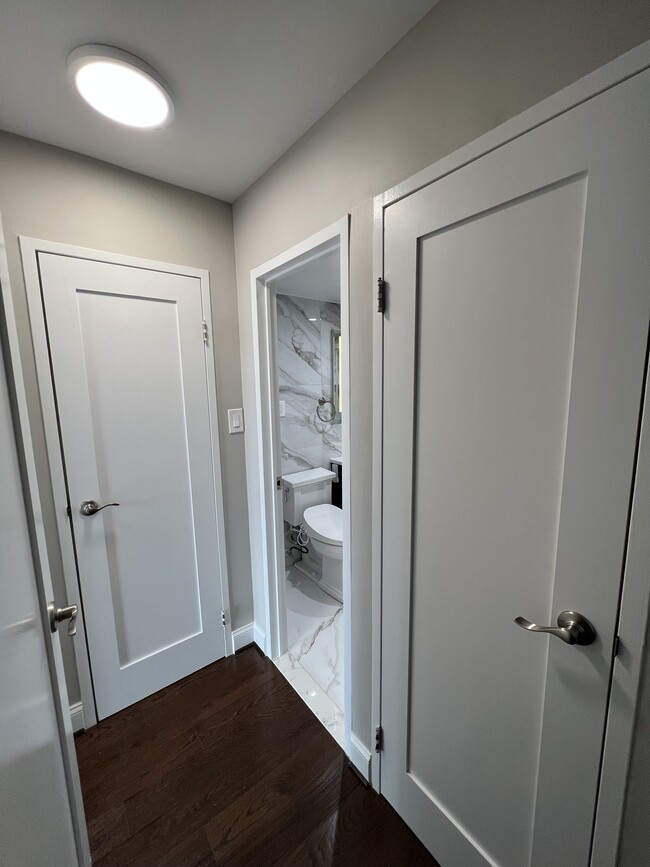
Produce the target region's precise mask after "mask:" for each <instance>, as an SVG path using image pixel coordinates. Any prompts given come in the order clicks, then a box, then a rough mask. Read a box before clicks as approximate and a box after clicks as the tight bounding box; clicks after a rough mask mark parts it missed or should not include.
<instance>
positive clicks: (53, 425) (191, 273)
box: [19, 235, 232, 728]
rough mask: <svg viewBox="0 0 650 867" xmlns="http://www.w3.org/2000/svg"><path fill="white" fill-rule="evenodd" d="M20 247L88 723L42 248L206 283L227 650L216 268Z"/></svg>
mask: <svg viewBox="0 0 650 867" xmlns="http://www.w3.org/2000/svg"><path fill="white" fill-rule="evenodd" d="M19 242H20V253H21V257H22V263H23V273H24V277H25V289H26V291H27V306H28V309H29V321H30V326H31V333H32V343H33V347H34V358H35V362H36V377H37V380H38V388H39V394H40V403H41V410H42V413H43V424H44V428H45V443H46V447H47V456H48V462H49V469H50V480H51V483H52V491H53V495H54V504H55V512H56V526H57V532H58V537H59V544H60V547H61V556H62V559H63V573H64V579H65V587H66V592H67V596H68V599H67V602H66V603H65V604H73V603H75V604H76V605H78V608H79V615H78V618H77V636H76V638H75V640H74V641H73V647H74V653H75V660H76V662H77V670H78V673H79V686H80V691H81V703H82V708H83V721H84V725H85V727H86V728H88V727H90V726H92V725H94V724H95V723H96V722H97V709H96V705H95V695H94V690H93V682H92V672H91V666H90V656H89V653H88V642H87V639H86V626H85V619H84V611H83V603H82V598H81V592H80V587H79V581H78V578H77V567H76V556H75V549H74V542H73V538H72V533H71V532H70V520H69V518H68V513H67V507H68V495H67V487H66V479H65V469H64V464H63V455H62V450H61V441H60V438H59V428H58V420H57V409H56V399H55V391H54V384H53V381H52V373H51V369H50V357H49V351H48V344H47V333H46V328H45V313H44V309H43V300H42V297H41V284H40V276H39V268H38V254H39V253H54V254H57V255H60V256H71V257H73V258H76V259H90V260H92V261H96V262H106V263H108V264H112V265H126V266H128V267H131V268H144V269H146V270H148V271H161V272H164V273H169V274H179V275H182V276H186V277H195V278H197V279H198V280H199V282H200V286H201V303H202V308H203V316H204V318H205V322H206V323H207V325H208V335H209V337H208V343H207V345H206V352H207V353H208V354H207V357H208V364H207V365H206V371H207V388H208V412H209V417H210V430H211V441H212V477H213V482H214V491H215V505H216V514H217V546H218V558H219V573H220V574H219V580H220V585H221V597H222V600H223V601H222V605H223V608H224V611H225V612H226V625H225V630H226V634H225V638H226V655H228V654H229V653H230V648H231V647H232V637H231V626H230V616H229V615H230V592H229V586H228V566H227V559H226V533H225V524H224V512H223V488H222V483H221V458H220V450H219V418H218V412H217V384H216V373H215V360H214V353H213V352H212V351H210V352H208V350H212V340H211V339H210V338H211V335H212V307H211V303H210V274H209V272H208V271H206V270H204V269H200V268H191V267H188V266H185V265H173V264H168V263H166V262H156V261H153V260H151V259H140V258H139V257H135V256H122V255H121V254H118V253H109V252H106V251H102V250H92V249H88V248H86V247H77V246H74V245H71V244H60V243H58V242H55V241H43V240H40V239H37V238H28V237H25V236H22V235H21V236H20V237H19Z"/></svg>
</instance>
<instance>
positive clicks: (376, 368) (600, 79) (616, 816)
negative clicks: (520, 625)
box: [372, 41, 650, 867]
mask: <svg viewBox="0 0 650 867" xmlns="http://www.w3.org/2000/svg"><path fill="white" fill-rule="evenodd" d="M648 67H650V41H647V42H644V43H643V44H641V45H639V46H637V47H636V48H633V49H632V50H631V51H628V52H627V53H626V54H623V55H621V57H618V58H617V59H616V60H613V61H612V62H611V63H608V64H606V65H605V66H603V67H601V68H600V69H597V70H596V71H595V72H592V73H590V74H589V75H587V76H585V77H584V78H581V79H579V80H578V81H577V82H575V83H574V84H572V85H570V86H569V87H567V88H565V89H564V90H561V91H559V92H558V93H556V94H553V96H550V97H548V99H545V100H544V101H543V102H540V103H539V104H538V105H535V106H533V107H532V108H530V109H528V110H526V111H524V112H523V113H522V114H520V115H517V116H516V117H514V118H512V119H511V120H508V121H506V122H505V123H504V124H502V125H501V126H498V127H497V128H496V129H493V130H490V132H488V133H486V134H485V135H483V136H481V137H480V138H478V139H476V140H475V141H473V142H471V143H470V144H468V145H466V146H464V147H462V148H460V149H459V150H457V151H455V152H454V153H452V154H450V155H449V156H446V157H443V159H441V160H439V161H438V162H437V163H434V165H432V166H429V167H428V168H426V169H424V170H423V171H421V172H419V173H418V174H416V175H414V176H413V177H411V178H409V179H408V180H406V181H404V182H403V183H401V184H398V185H397V186H395V187H392V188H391V189H390V190H387V191H386V192H385V193H382V194H381V195H378V196H376V197H375V200H374V239H373V275H374V280H375V285H376V283H377V280H379V279H381V278H383V273H384V246H383V244H384V211H385V209H386V208H388V207H389V206H390V205H391V204H394V203H395V202H398V201H399V200H400V199H403V198H404V197H405V196H409V195H411V194H412V193H415V192H417V191H418V190H419V189H421V188H422V187H425V186H428V185H429V184H431V183H433V182H434V181H437V180H439V179H440V178H442V177H444V176H445V175H448V174H451V173H452V172H455V171H457V170H458V169H460V168H462V167H463V166H466V165H468V164H469V163H471V162H474V161H475V160H477V159H480V157H482V156H484V155H485V154H487V153H489V152H490V151H493V150H495V149H496V148H498V147H501V146H502V145H504V144H506V143H507V142H509V141H512V140H513V139H516V138H518V137H520V136H522V135H524V134H525V133H527V132H528V131H530V130H531V129H534V128H535V127H537V126H540V125H541V124H543V123H546V122H547V121H549V120H551V119H552V118H554V117H558V116H559V115H561V114H564V113H565V112H567V111H569V110H570V109H572V108H574V107H575V106H577V105H579V104H580V103H583V102H586V101H587V100H589V99H592V98H593V97H594V96H597V95H598V94H599V93H603V92H604V91H605V90H609V89H610V88H612V87H614V86H616V85H617V84H619V83H621V82H622V81H625V80H626V79H627V78H631V77H632V76H633V75H636V74H638V73H639V72H642V71H643V70H645V69H647V68H648ZM387 299H388V300H387V313H388V314H389V313H390V286H388V287H387ZM383 347H384V328H383V316H380V315H378V316H376V317H375V323H374V331H373V401H374V407H373V492H374V494H373V515H372V537H373V562H372V574H373V586H372V594H373V611H372V616H373V622H372V635H373V671H372V713H373V719H374V720H376V725H377V726H380V725H381V621H382V603H381V600H382V544H383V540H382V502H383V412H384V410H383V385H382V384H383V361H384V358H383ZM648 391H649V390H648V387H647V384H646V395H645V402H644V406H643V410H644V411H643V421H642V426H641V427H642V429H641V431H640V436H639V445H638V453H637V465H636V471H635V487H634V500H633V504H632V511H631V515H630V523H629V527H628V547H627V554H626V565H625V581H624V586H622V590H621V593H622V596H621V606H620V609H619V628H618V636H619V640H620V651H619V654H618V656H617V657H616V659H615V660H614V664H613V668H612V676H611V687H610V701H609V709H608V715H607V726H606V736H605V742H604V749H603V756H602V763H601V779H600V787H599V793H598V801H597V804H596V812H595V818H594V823H595V824H594V838H593V844H592V854H591V867H611V865H612V864H614V863H615V861H616V855H617V852H618V846H619V840H620V832H621V824H622V818H623V808H624V798H625V792H626V787H627V778H628V772H629V763H630V756H631V752H632V744H633V740H634V726H635V719H636V708H637V703H638V699H639V692H640V684H641V677H642V671H643V654H644V648H645V641H646V628H647V624H648V616H649V614H650V586H648V579H647V576H648V573H649V572H650V551H649V550H648V546H647V528H648V522H649V521H650V419H649V418H648V416H649V415H650V406H649V405H648ZM639 397H640V399H641V398H642V396H641V395H640V396H639ZM380 759H381V753H379V754H378V755H377V756H375V761H373V763H372V764H373V780H372V782H373V786H375V787H376V788H378V789H379V791H381V777H380V773H381V765H380ZM378 760H379V761H378Z"/></svg>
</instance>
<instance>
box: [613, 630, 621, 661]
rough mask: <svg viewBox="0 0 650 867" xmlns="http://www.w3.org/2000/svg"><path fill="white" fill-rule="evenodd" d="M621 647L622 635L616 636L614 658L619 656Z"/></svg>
mask: <svg viewBox="0 0 650 867" xmlns="http://www.w3.org/2000/svg"><path fill="white" fill-rule="evenodd" d="M620 649H621V639H620V636H618V635H617V636H616V638H615V639H614V658H616V657H617V656H618V652H619V650H620Z"/></svg>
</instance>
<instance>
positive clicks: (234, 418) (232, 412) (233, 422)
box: [228, 409, 244, 433]
mask: <svg viewBox="0 0 650 867" xmlns="http://www.w3.org/2000/svg"><path fill="white" fill-rule="evenodd" d="M228 430H229V431H230V433H244V410H243V409H229V410H228Z"/></svg>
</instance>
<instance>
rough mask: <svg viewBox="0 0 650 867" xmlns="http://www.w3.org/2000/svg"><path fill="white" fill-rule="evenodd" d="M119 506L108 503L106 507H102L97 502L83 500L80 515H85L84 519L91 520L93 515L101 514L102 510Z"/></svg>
mask: <svg viewBox="0 0 650 867" xmlns="http://www.w3.org/2000/svg"><path fill="white" fill-rule="evenodd" d="M119 505H120V504H119V503H106V505H104V506H100V505H99V503H98V502H96V501H95V500H83V501H82V503H81V505H80V506H79V514H80V515H83V516H84V518H90V517H91V516H92V515H96V514H97V512H101V510H102V509H108V507H109V506H119Z"/></svg>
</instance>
